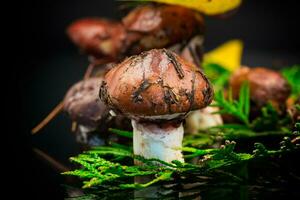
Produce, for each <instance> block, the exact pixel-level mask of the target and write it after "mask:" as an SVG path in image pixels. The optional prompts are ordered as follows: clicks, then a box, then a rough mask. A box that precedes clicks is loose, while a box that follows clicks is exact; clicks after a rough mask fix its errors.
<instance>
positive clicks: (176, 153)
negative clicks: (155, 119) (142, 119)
mask: <svg viewBox="0 0 300 200" xmlns="http://www.w3.org/2000/svg"><path fill="white" fill-rule="evenodd" d="M131 123H132V127H133V150H134V154H135V155H140V156H143V157H145V158H158V159H160V160H163V161H165V162H171V161H172V160H179V161H181V162H184V159H183V156H182V153H181V148H182V139H183V133H184V129H183V126H182V123H180V125H179V126H177V127H174V126H168V127H166V128H165V127H164V128H162V127H160V126H158V125H157V124H155V123H138V122H137V121H135V120H131ZM137 164H138V163H137Z"/></svg>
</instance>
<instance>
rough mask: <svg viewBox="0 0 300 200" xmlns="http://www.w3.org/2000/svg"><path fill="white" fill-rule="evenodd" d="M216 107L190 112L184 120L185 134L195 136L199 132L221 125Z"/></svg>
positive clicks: (220, 118) (221, 121)
mask: <svg viewBox="0 0 300 200" xmlns="http://www.w3.org/2000/svg"><path fill="white" fill-rule="evenodd" d="M217 111H219V109H218V108H217V107H206V108H203V109H201V110H195V111H191V112H190V114H189V115H188V116H187V118H186V120H185V127H186V133H189V134H197V133H198V131H199V130H204V129H207V128H210V127H214V126H218V125H222V124H223V120H222V117H221V115H220V114H216V113H215V112H217Z"/></svg>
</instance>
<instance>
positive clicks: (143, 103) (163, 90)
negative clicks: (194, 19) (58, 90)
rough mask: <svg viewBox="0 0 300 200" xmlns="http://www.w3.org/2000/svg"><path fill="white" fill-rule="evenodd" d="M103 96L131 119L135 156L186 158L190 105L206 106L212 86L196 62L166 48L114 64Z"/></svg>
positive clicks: (170, 158) (208, 102)
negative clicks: (184, 145)
mask: <svg viewBox="0 0 300 200" xmlns="http://www.w3.org/2000/svg"><path fill="white" fill-rule="evenodd" d="M99 96H100V99H101V100H102V101H103V102H105V103H106V104H107V105H108V106H110V108H112V109H113V110H115V111H116V112H120V113H122V114H124V115H126V116H128V117H129V118H131V122H132V126H133V149H134V153H135V154H136V155H141V156H143V157H145V158H158V159H160V160H163V161H166V162H171V161H172V160H179V161H184V160H183V156H182V153H181V147H182V139H183V133H184V130H183V125H182V122H183V120H184V118H185V117H186V115H187V114H188V113H189V112H190V111H191V110H197V109H201V108H204V107H206V106H207V105H209V104H210V103H211V101H212V97H213V89H212V86H211V84H210V83H209V81H208V79H207V78H206V76H205V75H204V74H203V72H202V71H200V70H199V68H197V67H196V66H194V65H193V64H191V63H189V62H186V61H185V60H183V59H182V58H180V57H179V56H177V55H176V54H175V53H173V52H171V51H168V50H166V49H153V50H150V51H147V52H143V53H141V54H140V55H137V56H132V57H130V58H128V59H126V60H124V61H123V62H122V63H120V64H119V65H117V66H116V67H114V68H113V69H111V70H110V71H109V72H108V73H107V74H106V76H105V78H104V81H103V82H102V85H101V88H100V92H99Z"/></svg>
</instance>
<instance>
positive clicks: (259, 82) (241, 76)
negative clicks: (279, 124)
mask: <svg viewBox="0 0 300 200" xmlns="http://www.w3.org/2000/svg"><path fill="white" fill-rule="evenodd" d="M245 81H246V82H248V83H249V87H250V101H251V116H252V117H255V116H256V115H258V114H259V113H260V110H261V108H262V107H263V106H265V105H266V104H267V103H268V102H269V103H271V104H272V106H273V107H274V108H275V109H276V110H277V111H279V112H284V111H285V102H286V100H287V98H288V97H289V95H290V93H291V89H290V86H289V84H288V82H287V81H286V80H285V79H284V77H283V76H282V75H281V74H280V73H279V72H276V71H274V70H271V69H267V68H263V67H255V68H249V67H242V68H240V69H238V70H237V71H235V72H234V73H233V74H232V76H231V78H230V81H229V86H230V87H231V88H232V94H233V97H234V98H238V95H239V90H240V87H241V85H242V84H243V82H245Z"/></svg>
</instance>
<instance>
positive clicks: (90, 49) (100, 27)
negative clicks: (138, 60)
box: [67, 18, 126, 58]
mask: <svg viewBox="0 0 300 200" xmlns="http://www.w3.org/2000/svg"><path fill="white" fill-rule="evenodd" d="M67 33H68V35H69V37H70V38H71V40H72V41H73V42H74V43H75V44H76V45H77V46H79V47H80V48H81V49H82V50H83V51H84V52H85V53H87V54H90V55H92V56H94V57H96V58H97V57H103V56H108V57H111V58H115V57H117V56H118V55H119V54H120V52H121V51H122V50H123V43H124V41H125V38H126V31H125V29H124V27H123V25H122V24H121V23H118V22H115V21H110V20H106V19H100V18H85V19H80V20H77V21H75V22H73V23H72V24H71V25H70V26H69V27H68V29H67Z"/></svg>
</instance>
